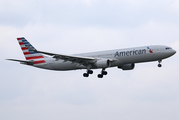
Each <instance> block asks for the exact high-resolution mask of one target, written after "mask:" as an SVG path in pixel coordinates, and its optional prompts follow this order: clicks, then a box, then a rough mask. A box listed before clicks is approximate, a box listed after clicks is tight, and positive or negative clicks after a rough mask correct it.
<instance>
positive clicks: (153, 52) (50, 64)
mask: <svg viewBox="0 0 179 120" xmlns="http://www.w3.org/2000/svg"><path fill="white" fill-rule="evenodd" d="M175 53H176V51H175V50H173V49H172V48H171V47H168V46H162V45H152V46H143V47H134V48H126V49H115V50H108V51H100V52H91V53H81V54H75V55H74V56H84V57H92V58H94V59H101V60H103V59H108V60H112V62H111V64H110V66H109V67H116V66H117V67H120V66H123V65H125V64H134V63H141V62H151V61H159V60H163V59H165V58H168V57H170V56H172V55H174V54H175ZM39 60H40V59H39ZM44 60H45V61H46V63H43V64H37V65H35V64H34V65H33V66H34V67H39V68H44V69H50V70H76V69H87V67H86V66H84V65H82V64H79V63H75V62H71V61H65V60H60V59H58V60H57V59H55V58H52V57H47V58H44ZM98 68H102V67H97V66H95V63H94V66H91V67H90V69H98Z"/></svg>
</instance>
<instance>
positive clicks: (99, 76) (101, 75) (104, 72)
mask: <svg viewBox="0 0 179 120" xmlns="http://www.w3.org/2000/svg"><path fill="white" fill-rule="evenodd" d="M107 74H108V73H107V71H105V68H103V69H102V71H101V74H98V78H103V75H107Z"/></svg>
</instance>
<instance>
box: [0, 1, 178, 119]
mask: <svg viewBox="0 0 179 120" xmlns="http://www.w3.org/2000/svg"><path fill="white" fill-rule="evenodd" d="M0 32H1V35H0V48H1V51H0V54H1V56H0V62H1V67H0V72H1V79H0V119H2V120H32V119H33V120H59V119H61V120H84V119H85V120H109V119H110V120H119V119H121V120H144V119H145V120H151V119H152V120H169V119H170V120H178V119H179V114H178V112H179V94H178V93H179V87H178V84H179V81H178V78H179V74H178V73H179V72H178V68H179V64H178V60H179V56H178V54H175V55H174V56H172V57H171V58H169V59H166V60H163V62H162V64H163V67H162V68H158V67H157V64H158V63H157V62H151V63H143V64H136V68H135V69H134V70H133V71H122V70H120V69H117V68H109V69H107V71H108V73H109V74H108V75H107V76H105V77H104V78H103V79H98V78H97V77H96V76H97V74H98V73H99V72H100V70H94V74H93V75H91V76H90V77H89V78H87V79H86V78H83V77H82V74H83V73H84V72H85V70H78V71H66V72H63V71H48V70H42V69H38V68H33V67H29V66H24V65H21V64H19V63H16V62H10V61H6V60H5V59H6V58H17V59H24V56H23V54H22V51H21V49H20V47H19V45H18V43H17V40H16V38H17V37H22V36H23V37H25V38H26V39H27V40H29V41H30V43H31V44H33V46H35V47H36V48H37V49H38V50H42V51H49V52H54V53H61V54H75V53H82V52H93V51H101V50H110V49H118V48H126V47H135V46H144V45H168V46H171V47H172V48H173V49H175V50H177V51H179V0H125V1H124V0H65V1H64V0H51V1H46V0H30V1H29V0H13V1H12V0H0Z"/></svg>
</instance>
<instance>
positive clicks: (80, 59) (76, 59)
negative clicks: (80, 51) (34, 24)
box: [27, 46, 114, 66]
mask: <svg viewBox="0 0 179 120" xmlns="http://www.w3.org/2000/svg"><path fill="white" fill-rule="evenodd" d="M27 47H28V49H30V50H32V51H34V52H39V53H42V54H46V55H50V56H53V58H56V60H59V59H61V60H64V62H66V61H71V62H72V63H79V64H81V65H84V66H89V65H94V64H95V63H96V62H97V61H98V60H101V59H103V58H93V57H84V56H73V55H63V54H55V53H49V52H43V51H38V50H36V49H33V48H32V47H30V46H27ZM109 61H111V62H112V61H114V60H112V59H110V60H109Z"/></svg>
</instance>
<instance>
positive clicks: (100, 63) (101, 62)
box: [95, 59, 111, 68]
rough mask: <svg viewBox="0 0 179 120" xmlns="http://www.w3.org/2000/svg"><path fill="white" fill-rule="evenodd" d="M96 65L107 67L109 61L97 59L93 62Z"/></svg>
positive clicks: (109, 63) (109, 64)
mask: <svg viewBox="0 0 179 120" xmlns="http://www.w3.org/2000/svg"><path fill="white" fill-rule="evenodd" d="M95 65H96V67H98V68H107V67H110V66H111V61H110V60H108V59H102V60H98V61H97V62H96V63H95Z"/></svg>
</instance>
